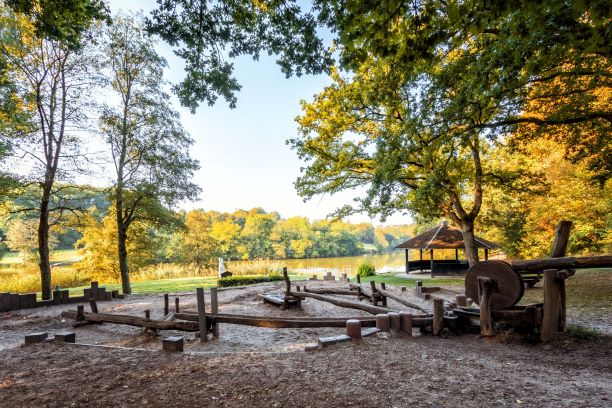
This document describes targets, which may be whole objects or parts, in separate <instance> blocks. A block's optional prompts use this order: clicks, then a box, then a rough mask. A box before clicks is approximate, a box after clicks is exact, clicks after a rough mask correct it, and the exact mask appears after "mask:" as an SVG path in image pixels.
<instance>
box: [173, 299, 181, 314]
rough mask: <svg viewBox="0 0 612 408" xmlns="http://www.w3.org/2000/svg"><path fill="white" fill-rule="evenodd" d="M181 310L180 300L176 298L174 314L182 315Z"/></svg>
mask: <svg viewBox="0 0 612 408" xmlns="http://www.w3.org/2000/svg"><path fill="white" fill-rule="evenodd" d="M180 312H181V310H180V309H179V298H174V313H180Z"/></svg>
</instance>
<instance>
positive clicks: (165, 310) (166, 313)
mask: <svg viewBox="0 0 612 408" xmlns="http://www.w3.org/2000/svg"><path fill="white" fill-rule="evenodd" d="M169 309H170V305H169V299H168V294H167V293H164V316H168V313H170V310H169Z"/></svg>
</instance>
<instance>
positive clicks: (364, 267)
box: [357, 262, 376, 278]
mask: <svg viewBox="0 0 612 408" xmlns="http://www.w3.org/2000/svg"><path fill="white" fill-rule="evenodd" d="M357 275H358V276H360V277H362V278H363V277H366V276H374V275H376V268H375V267H374V265H372V264H371V263H370V262H364V263H362V264H361V265H359V268H357Z"/></svg>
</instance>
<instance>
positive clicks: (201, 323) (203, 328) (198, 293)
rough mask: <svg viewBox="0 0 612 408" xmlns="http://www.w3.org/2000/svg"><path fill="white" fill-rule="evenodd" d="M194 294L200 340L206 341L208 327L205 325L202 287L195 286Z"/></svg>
mask: <svg viewBox="0 0 612 408" xmlns="http://www.w3.org/2000/svg"><path fill="white" fill-rule="evenodd" d="M196 296H197V299H198V323H199V326H200V342H202V343H204V342H206V341H208V329H207V327H206V304H205V303H204V302H205V300H204V288H197V289H196ZM177 299H178V298H177Z"/></svg>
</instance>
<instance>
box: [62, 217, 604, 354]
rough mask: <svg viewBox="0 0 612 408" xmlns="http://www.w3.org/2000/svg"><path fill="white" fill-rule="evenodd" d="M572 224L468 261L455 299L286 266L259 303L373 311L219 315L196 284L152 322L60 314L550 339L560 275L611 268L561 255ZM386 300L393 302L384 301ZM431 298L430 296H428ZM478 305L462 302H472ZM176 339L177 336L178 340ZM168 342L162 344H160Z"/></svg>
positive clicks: (179, 324)
mask: <svg viewBox="0 0 612 408" xmlns="http://www.w3.org/2000/svg"><path fill="white" fill-rule="evenodd" d="M570 229H571V223H570V222H566V221H562V222H561V223H560V224H559V227H558V229H557V233H556V238H555V243H554V246H553V250H552V253H551V257H550V258H545V259H536V260H528V261H510V262H504V261H497V260H495V261H484V262H480V263H477V264H476V265H474V266H472V267H471V268H470V269H469V271H468V273H467V275H466V278H465V294H461V293H457V294H456V296H455V299H454V301H453V302H451V301H448V300H444V299H442V298H441V297H436V296H433V295H432V294H435V293H436V292H438V291H440V288H436V287H424V286H423V285H422V283H421V282H417V284H416V287H415V294H416V295H417V296H418V297H420V298H421V300H423V301H422V302H419V303H415V302H414V301H412V300H411V299H408V298H407V297H406V296H405V292H406V291H407V289H406V288H405V287H392V286H391V285H385V284H384V283H382V284H380V286H377V285H376V283H375V282H374V281H371V282H370V284H369V285H365V284H363V283H361V282H360V280H359V278H358V279H357V282H353V283H351V282H347V288H346V289H342V288H338V287H337V286H334V287H317V288H308V287H306V286H296V288H295V290H293V289H292V282H291V281H290V280H289V276H288V273H287V268H284V269H283V275H284V280H285V290H284V292H283V293H277V294H263V295H260V296H262V298H263V299H264V302H267V303H271V304H274V305H278V306H280V307H281V309H282V310H285V309H287V308H289V307H291V306H295V307H301V304H302V301H303V300H306V299H312V300H315V301H320V302H326V303H330V304H333V305H335V306H338V307H342V308H347V309H356V310H361V311H365V312H367V313H370V314H372V315H373V316H371V317H363V316H358V317H342V318H337V317H333V318H331V317H269V316H252V315H237V314H225V313H219V308H218V300H217V288H211V290H210V303H211V305H210V308H209V309H210V311H209V312H207V311H206V304H205V297H204V289H202V288H199V289H198V290H197V306H198V308H197V310H198V311H197V313H184V312H183V313H181V311H180V309H179V301H178V298H176V302H175V310H174V311H170V310H169V296H168V295H165V296H164V318H163V319H161V320H152V319H151V318H150V311H145V316H144V317H141V316H128V315H118V314H107V313H98V310H97V305H96V301H95V299H91V300H90V305H91V309H92V310H91V312H89V313H85V312H84V307H83V306H82V305H80V306H78V308H77V310H76V311H72V310H68V311H64V312H62V316H63V317H68V318H73V319H75V325H77V326H79V325H85V324H101V323H115V324H126V325H132V326H137V327H143V328H145V329H148V330H152V331H154V332H155V333H157V331H158V330H175V331H184V332H195V333H197V334H196V336H199V338H200V341H201V342H206V341H208V340H209V335H212V337H213V338H219V325H220V324H239V325H247V326H256V327H266V328H294V329H296V328H317V327H345V328H346V334H345V335H340V336H333V337H327V338H321V339H319V345H320V346H325V345H328V344H335V343H338V342H342V341H349V340H355V339H360V338H362V337H364V336H367V335H371V334H374V333H376V332H378V331H383V332H387V333H389V335H391V336H411V335H412V329H413V328H415V327H418V328H420V329H421V332H422V333H431V334H433V335H439V334H441V333H446V332H455V333H461V332H473V331H474V330H477V331H480V333H481V335H482V336H493V335H495V334H496V332H497V326H505V327H511V328H513V329H516V330H517V331H529V332H531V333H538V334H539V336H540V338H541V340H542V341H543V342H548V341H551V340H552V339H553V338H554V337H555V335H556V334H557V333H558V332H562V331H564V330H565V325H566V291H565V280H566V279H568V278H570V277H571V276H573V275H574V273H575V270H574V268H597V267H611V266H612V256H594V257H565V256H564V255H565V249H566V248H567V241H568V238H569V231H570ZM523 276H526V277H527V279H531V278H533V277H534V276H541V277H542V279H543V284H544V299H543V302H542V303H537V304H530V305H518V303H519V302H520V300H521V299H522V297H523V294H524V291H525V285H526V279H525V278H523ZM389 300H392V301H394V302H395V304H396V305H400V306H399V307H398V306H394V307H390V306H389V302H388V301H389ZM426 300H430V301H431V302H430V303H429V302H426ZM472 300H473V302H474V303H476V304H478V305H479V306H480V308H479V309H477V308H472V307H468V304H470V303H471V302H472ZM181 341H182V340H181ZM178 342H179V340H178V338H174V337H173V338H172V339H171V340H168V342H165V343H164V347H168V349H172V350H174V349H177V350H178V349H180V350H182V343H180V345H178ZM166 343H167V344H166Z"/></svg>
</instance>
